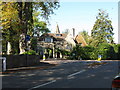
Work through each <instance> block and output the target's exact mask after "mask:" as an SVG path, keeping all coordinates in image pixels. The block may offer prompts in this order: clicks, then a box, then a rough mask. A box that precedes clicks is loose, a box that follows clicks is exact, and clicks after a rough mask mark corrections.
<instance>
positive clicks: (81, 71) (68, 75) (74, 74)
mask: <svg viewBox="0 0 120 90" xmlns="http://www.w3.org/2000/svg"><path fill="white" fill-rule="evenodd" d="M84 71H86V70H82V71H79V72H76V73H73V74H70V75H68V77H72V76H74V75H77V74H79V73H82V72H84Z"/></svg>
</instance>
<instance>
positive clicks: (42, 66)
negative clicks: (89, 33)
mask: <svg viewBox="0 0 120 90" xmlns="http://www.w3.org/2000/svg"><path fill="white" fill-rule="evenodd" d="M56 65H57V64H52V63H48V62H44V61H41V62H40V63H39V64H38V65H34V66H26V67H19V68H11V69H7V70H6V71H4V72H0V73H2V74H7V73H15V72H18V71H23V70H35V69H47V68H50V67H54V66H56Z"/></svg>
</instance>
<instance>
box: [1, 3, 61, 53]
mask: <svg viewBox="0 0 120 90" xmlns="http://www.w3.org/2000/svg"><path fill="white" fill-rule="evenodd" d="M58 7H59V2H22V1H21V2H20V1H19V2H2V3H1V7H0V9H1V11H2V14H1V15H0V22H1V25H2V31H3V33H5V34H4V37H5V39H6V41H9V42H10V43H11V44H12V41H10V40H13V41H17V42H18V43H19V45H18V44H17V46H20V50H22V51H23V52H24V51H27V40H26V39H25V38H26V36H27V35H29V36H31V37H33V34H34V33H33V30H34V24H33V23H34V21H33V11H34V10H36V11H37V10H39V11H40V12H41V13H40V15H39V16H40V17H43V18H45V19H46V20H48V19H49V16H50V15H51V14H53V13H54V12H53V10H54V9H57V8H58ZM41 24H44V25H42V26H46V23H41ZM45 29H46V30H45V31H47V30H48V29H47V28H45ZM41 31H44V30H42V29H41ZM16 35H17V36H16ZM11 37H15V38H13V39H11ZM16 37H18V38H16ZM13 43H14V44H15V43H16V42H13ZM12 46H13V45H12Z"/></svg>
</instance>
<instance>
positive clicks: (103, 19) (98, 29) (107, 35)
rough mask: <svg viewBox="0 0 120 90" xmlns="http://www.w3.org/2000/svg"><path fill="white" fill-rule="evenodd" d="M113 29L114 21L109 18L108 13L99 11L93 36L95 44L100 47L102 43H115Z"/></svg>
mask: <svg viewBox="0 0 120 90" xmlns="http://www.w3.org/2000/svg"><path fill="white" fill-rule="evenodd" d="M113 35H114V33H113V27H112V21H111V20H110V19H109V17H108V13H106V12H105V11H104V10H101V9H99V13H98V16H97V17H96V21H95V24H94V26H93V29H92V32H91V36H92V38H94V41H96V42H94V41H93V43H94V44H95V45H96V46H98V45H99V44H100V43H113V42H114V41H113Z"/></svg>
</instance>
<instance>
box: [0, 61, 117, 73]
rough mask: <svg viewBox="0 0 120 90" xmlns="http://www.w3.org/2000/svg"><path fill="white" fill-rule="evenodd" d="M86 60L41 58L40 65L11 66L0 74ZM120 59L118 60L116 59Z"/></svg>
mask: <svg viewBox="0 0 120 90" xmlns="http://www.w3.org/2000/svg"><path fill="white" fill-rule="evenodd" d="M84 61H85V60H60V59H57V60H55V59H47V60H44V61H43V60H40V63H39V64H38V65H34V66H27V67H19V68H11V69H7V70H6V71H5V72H0V74H7V73H15V72H18V71H23V70H35V69H47V68H51V67H54V66H57V65H60V64H62V63H72V62H84ZM94 61H96V60H86V62H94ZM103 61H112V60H103ZM114 61H118V60H114Z"/></svg>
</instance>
